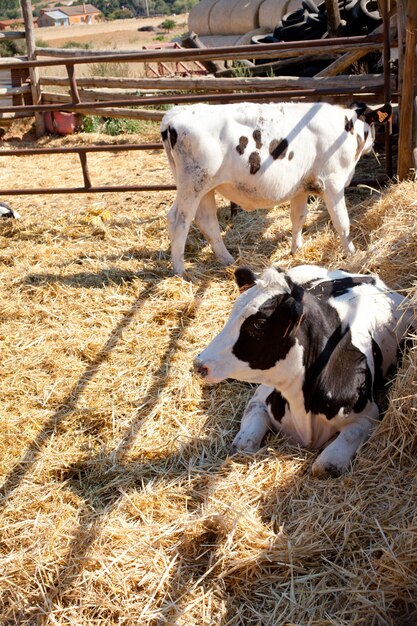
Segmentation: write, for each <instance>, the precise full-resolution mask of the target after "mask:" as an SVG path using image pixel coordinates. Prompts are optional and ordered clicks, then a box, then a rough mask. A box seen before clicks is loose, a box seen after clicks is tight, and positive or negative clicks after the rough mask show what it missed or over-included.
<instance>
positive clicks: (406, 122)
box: [398, 0, 417, 180]
mask: <svg viewBox="0 0 417 626" xmlns="http://www.w3.org/2000/svg"><path fill="white" fill-rule="evenodd" d="M405 13H406V14H405V30H406V33H405V52H404V57H403V59H404V63H403V67H402V68H400V70H401V73H402V92H401V101H400V133H399V138H398V179H399V180H404V179H406V178H408V177H409V176H410V173H411V172H410V170H411V169H412V168H413V149H414V148H415V147H416V146H417V140H416V137H415V136H414V135H413V133H414V129H415V116H416V113H415V109H414V99H415V97H416V93H417V92H416V82H415V81H416V77H415V75H416V69H417V61H416V51H415V49H416V43H417V2H415V0H408V2H407V5H406V12H405Z"/></svg>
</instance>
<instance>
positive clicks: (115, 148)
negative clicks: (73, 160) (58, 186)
mask: <svg viewBox="0 0 417 626" xmlns="http://www.w3.org/2000/svg"><path fill="white" fill-rule="evenodd" d="M162 148H163V145H162V143H126V144H121V145H120V144H119V145H107V146H65V147H62V148H24V149H19V148H17V149H14V150H12V149H8V150H2V149H0V157H2V156H18V157H21V156H22V157H23V156H28V155H32V156H34V155H42V154H82V153H86V152H127V151H129V150H162Z"/></svg>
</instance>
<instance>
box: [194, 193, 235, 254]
mask: <svg viewBox="0 0 417 626" xmlns="http://www.w3.org/2000/svg"><path fill="white" fill-rule="evenodd" d="M195 223H196V224H197V226H198V228H199V229H200V230H201V232H202V233H203V235H204V237H205V238H206V239H207V241H208V242H209V244H210V245H211V247H212V249H213V252H214V254H215V255H216V256H217V258H218V259H219V261H220V262H221V263H224V264H225V265H230V264H231V263H233V262H234V258H233V257H232V255H231V254H230V253H229V252H228V250H227V248H226V246H225V245H224V243H223V239H222V235H221V231H220V226H219V220H218V219H217V206H216V201H215V198H214V191H210V192H209V193H208V194H206V195H205V196H204V197H203V198H202V199H201V201H200V205H199V207H198V209H197V213H196V215H195Z"/></svg>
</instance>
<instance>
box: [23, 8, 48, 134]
mask: <svg viewBox="0 0 417 626" xmlns="http://www.w3.org/2000/svg"><path fill="white" fill-rule="evenodd" d="M20 6H21V8H22V15H23V20H24V23H25V38H26V46H27V57H28V60H29V61H34V60H35V59H36V53H35V47H36V44H35V35H34V32H33V12H32V3H31V0H20ZM29 76H30V81H31V88H32V99H33V104H40V103H41V100H42V94H41V88H40V84H39V72H38V70H37V68H36V67H31V68H29ZM35 126H36V135H37V137H41V136H42V135H44V134H45V122H44V119H43V115H42V113H35Z"/></svg>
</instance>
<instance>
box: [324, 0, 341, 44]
mask: <svg viewBox="0 0 417 626" xmlns="http://www.w3.org/2000/svg"><path fill="white" fill-rule="evenodd" d="M325 3H326V11H327V32H328V33H329V35H330V37H337V35H338V34H339V31H340V11H339V4H338V2H337V0H325Z"/></svg>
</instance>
